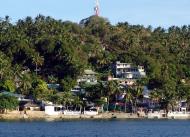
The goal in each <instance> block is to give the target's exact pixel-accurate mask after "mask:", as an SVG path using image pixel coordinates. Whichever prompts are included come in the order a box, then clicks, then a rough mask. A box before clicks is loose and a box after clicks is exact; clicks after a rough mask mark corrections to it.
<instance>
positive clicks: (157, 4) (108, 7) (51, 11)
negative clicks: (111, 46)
mask: <svg viewBox="0 0 190 137" xmlns="http://www.w3.org/2000/svg"><path fill="white" fill-rule="evenodd" d="M99 1H100V16H102V17H105V18H107V19H108V20H109V21H110V22H111V24H113V25H115V24H117V23H118V22H128V23H130V24H132V25H136V24H140V25H144V26H148V25H151V26H153V27H158V26H161V27H165V28H167V27H169V26H172V25H176V26H182V25H189V24H190V0H99ZM0 5H1V7H0V17H1V18H3V17H5V16H6V15H8V16H9V17H10V18H11V22H13V23H15V22H16V21H17V20H18V19H24V18H25V17H26V16H31V17H35V16H37V15H39V14H42V15H45V16H51V17H53V18H55V19H61V20H63V21H68V20H69V21H72V22H76V23H78V22H80V20H82V19H84V18H87V17H89V16H91V15H93V14H94V6H95V0H0Z"/></svg>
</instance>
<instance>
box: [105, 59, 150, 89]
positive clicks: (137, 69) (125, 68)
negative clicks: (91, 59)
mask: <svg viewBox="0 0 190 137" xmlns="http://www.w3.org/2000/svg"><path fill="white" fill-rule="evenodd" d="M113 74H114V77H108V80H117V81H119V83H120V84H121V85H125V86H126V85H127V86H132V85H134V84H135V82H136V80H137V79H140V78H143V77H145V76H146V72H145V70H144V67H143V66H134V65H132V64H130V63H121V62H119V61H117V62H116V63H115V64H114V65H113Z"/></svg>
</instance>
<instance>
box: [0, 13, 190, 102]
mask: <svg viewBox="0 0 190 137" xmlns="http://www.w3.org/2000/svg"><path fill="white" fill-rule="evenodd" d="M115 61H121V62H127V63H133V64H136V65H144V66H145V70H146V72H147V75H148V76H147V79H146V83H147V84H148V87H149V89H154V90H155V91H158V92H162V93H164V94H162V96H164V98H168V99H173V97H174V96H176V95H177V97H181V98H186V97H188V98H189V97H190V84H189V83H190V82H189V80H190V26H182V27H176V26H171V27H170V28H168V29H164V28H161V27H158V28H155V29H153V28H152V27H151V26H149V27H147V28H146V27H143V26H141V25H130V24H128V23H127V22H123V23H118V24H117V25H111V24H110V22H109V21H108V20H107V19H105V18H102V17H97V16H91V17H89V18H87V19H84V20H82V21H81V22H80V23H79V24H77V23H73V22H69V21H62V20H55V19H53V18H51V17H44V16H42V15H39V16H37V17H36V18H34V19H33V18H31V17H26V18H25V19H20V20H18V21H17V22H16V23H10V20H9V17H8V16H7V17H5V19H1V20H0V83H1V84H0V88H1V89H5V90H9V91H17V92H21V93H22V94H26V95H27V94H30V91H32V88H33V89H35V88H40V87H38V86H36V85H38V84H36V83H40V82H41V83H43V82H45V81H46V82H47V83H62V85H63V86H65V85H67V86H68V83H69V84H73V85H74V83H75V82H74V81H75V80H76V78H77V76H79V75H80V74H82V72H83V70H84V69H85V68H91V69H93V70H95V71H97V72H99V73H100V74H102V75H103V76H102V77H105V76H104V75H107V74H110V66H111V64H112V63H113V62H115ZM102 77H101V76H100V78H102ZM42 85H43V84H42ZM70 86H71V87H72V85H70ZM16 87H17V88H16ZM64 89H65V90H66V89H68V88H63V90H64ZM25 92H27V93H25Z"/></svg>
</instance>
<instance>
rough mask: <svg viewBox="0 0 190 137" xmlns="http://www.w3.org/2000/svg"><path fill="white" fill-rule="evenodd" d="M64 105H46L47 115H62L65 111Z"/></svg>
mask: <svg viewBox="0 0 190 137" xmlns="http://www.w3.org/2000/svg"><path fill="white" fill-rule="evenodd" d="M63 110H64V107H63V106H62V105H53V104H52V105H46V106H45V114H46V115H60V114H62V113H63Z"/></svg>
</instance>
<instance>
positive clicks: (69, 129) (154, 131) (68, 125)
mask: <svg viewBox="0 0 190 137" xmlns="http://www.w3.org/2000/svg"><path fill="white" fill-rule="evenodd" d="M0 137H190V121H177V120H176V121H175V120H171V121H168V120H161V121H159V120H126V121H117V120H113V121H59V122H44V121H39V122H0Z"/></svg>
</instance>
